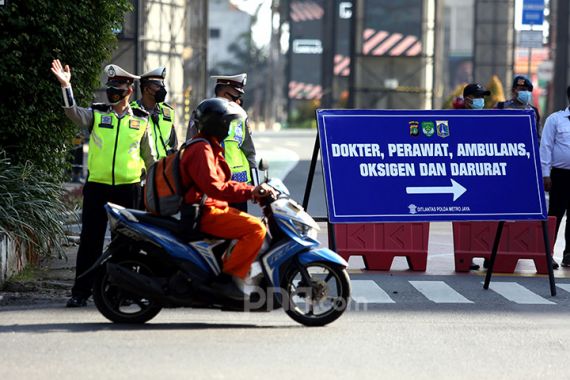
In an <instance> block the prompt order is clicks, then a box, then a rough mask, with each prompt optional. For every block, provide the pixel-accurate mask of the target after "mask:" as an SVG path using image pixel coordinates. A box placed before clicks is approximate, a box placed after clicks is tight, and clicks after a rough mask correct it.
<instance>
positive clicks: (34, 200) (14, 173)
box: [0, 151, 67, 256]
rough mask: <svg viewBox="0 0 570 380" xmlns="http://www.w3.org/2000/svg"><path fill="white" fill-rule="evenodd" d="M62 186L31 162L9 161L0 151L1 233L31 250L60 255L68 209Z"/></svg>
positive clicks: (32, 251)
mask: <svg viewBox="0 0 570 380" xmlns="http://www.w3.org/2000/svg"><path fill="white" fill-rule="evenodd" d="M63 193H64V191H63V189H62V187H61V186H60V185H59V184H56V183H54V182H53V179H52V178H51V176H50V175H48V174H47V173H46V172H45V171H43V170H38V169H37V168H36V167H35V166H34V165H32V164H31V163H29V162H28V163H26V164H16V165H12V164H11V163H10V160H9V159H7V158H6V156H5V153H4V152H1V151H0V194H2V196H1V197H0V233H5V234H7V235H8V236H10V237H11V238H12V239H13V240H14V241H18V242H20V243H23V244H25V245H26V246H27V247H28V249H29V252H30V253H31V254H38V255H50V254H58V255H60V256H61V255H62V253H63V250H62V245H61V244H62V242H64V241H65V231H64V222H65V220H64V219H65V215H66V214H67V212H66V211H67V210H66V207H65V205H64V204H63V202H62V198H63Z"/></svg>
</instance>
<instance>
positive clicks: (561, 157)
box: [540, 108, 570, 177]
mask: <svg viewBox="0 0 570 380" xmlns="http://www.w3.org/2000/svg"><path fill="white" fill-rule="evenodd" d="M568 117H570V108H566V109H565V110H562V111H558V112H555V113H553V114H552V115H550V116H549V117H548V118H547V119H546V123H545V124H544V129H543V130H542V139H541V140H540V161H541V164H542V175H543V176H544V177H549V176H550V171H551V169H552V168H559V169H566V170H570V119H568Z"/></svg>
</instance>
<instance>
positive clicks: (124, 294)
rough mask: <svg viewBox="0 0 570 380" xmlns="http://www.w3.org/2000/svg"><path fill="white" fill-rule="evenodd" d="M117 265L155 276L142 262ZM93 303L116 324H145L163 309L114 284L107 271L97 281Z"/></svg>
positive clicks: (125, 261) (132, 260) (135, 261)
mask: <svg viewBox="0 0 570 380" xmlns="http://www.w3.org/2000/svg"><path fill="white" fill-rule="evenodd" d="M116 264H118V265H120V266H122V267H125V268H128V269H129V270H132V271H135V272H137V273H140V274H144V275H147V276H153V274H154V273H153V271H152V269H151V268H150V266H149V265H147V264H146V263H144V262H143V261H141V260H137V259H128V260H124V261H120V262H118V263H116ZM93 301H95V306H97V309H98V310H99V312H101V314H103V315H104V316H105V317H106V318H107V319H108V320H110V321H111V322H115V323H133V324H136V323H145V322H147V321H149V320H151V319H152V318H154V317H155V316H156V315H157V314H158V313H159V312H160V310H161V309H162V308H161V307H160V306H158V305H157V304H156V303H155V302H154V301H152V300H149V299H146V298H144V297H141V296H139V295H136V294H132V293H130V292H128V291H126V290H123V289H120V288H119V287H117V286H116V285H114V284H112V283H111V282H110V281H109V275H108V274H107V272H106V271H101V273H99V275H98V276H97V278H96V280H95V283H94V286H93Z"/></svg>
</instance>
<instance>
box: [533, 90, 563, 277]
mask: <svg viewBox="0 0 570 380" xmlns="http://www.w3.org/2000/svg"><path fill="white" fill-rule="evenodd" d="M566 95H567V96H568V99H569V102H570V87H568V89H567V90H566ZM540 161H541V164H542V176H543V180H544V190H545V191H548V192H550V201H549V205H548V215H553V216H556V235H555V236H558V229H559V228H560V222H561V221H562V217H563V216H564V214H565V213H568V211H569V210H570V107H567V108H566V109H565V110H562V111H558V112H555V113H553V114H552V115H550V116H549V117H548V119H546V123H545V124H544V129H543V131H542V138H541V140H540ZM564 239H565V248H564V257H563V259H562V266H563V267H570V246H569V245H568V244H569V242H570V223H568V221H567V222H566V229H565V231H564ZM554 264H556V263H555V262H553V266H554V268H555V269H556V267H557V265H554Z"/></svg>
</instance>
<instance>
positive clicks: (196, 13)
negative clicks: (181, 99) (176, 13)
mask: <svg viewBox="0 0 570 380" xmlns="http://www.w3.org/2000/svg"><path fill="white" fill-rule="evenodd" d="M186 7H188V9H189V13H188V15H189V19H188V24H189V32H188V37H187V41H188V43H187V44H186V54H185V56H186V57H185V58H186V59H185V62H184V78H185V82H186V83H185V84H186V85H185V88H187V89H189V90H190V108H191V109H194V108H196V106H197V105H198V103H200V101H202V100H203V99H204V98H206V86H207V83H208V66H207V62H208V1H207V0H187V1H186Z"/></svg>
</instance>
